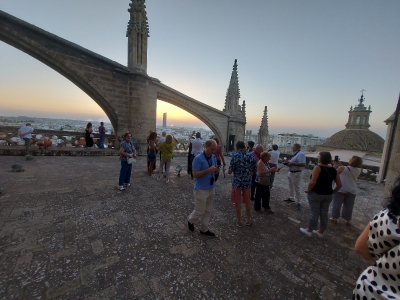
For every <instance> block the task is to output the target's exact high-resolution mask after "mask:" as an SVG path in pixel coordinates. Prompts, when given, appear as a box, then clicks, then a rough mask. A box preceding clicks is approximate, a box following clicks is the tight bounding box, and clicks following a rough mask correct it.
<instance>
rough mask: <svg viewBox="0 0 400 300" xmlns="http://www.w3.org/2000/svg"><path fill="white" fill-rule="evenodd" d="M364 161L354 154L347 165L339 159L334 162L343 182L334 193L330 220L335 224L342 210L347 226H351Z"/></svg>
mask: <svg viewBox="0 0 400 300" xmlns="http://www.w3.org/2000/svg"><path fill="white" fill-rule="evenodd" d="M362 162H363V160H362V158H361V157H359V156H352V157H351V158H350V160H349V165H348V166H346V167H345V166H342V164H341V163H340V161H339V160H338V161H337V162H336V161H335V162H334V165H335V167H336V168H337V169H336V170H337V171H338V173H339V174H340V180H341V181H342V184H343V186H342V188H341V189H340V190H339V191H338V192H337V193H336V194H334V195H333V206H332V217H331V218H330V220H331V221H332V222H333V223H335V224H336V223H337V220H338V219H339V218H340V211H342V218H343V219H345V220H346V226H350V220H351V217H352V215H353V207H354V201H355V199H356V193H357V178H358V176H360V173H361V169H360V167H361V166H362ZM342 207H343V208H342Z"/></svg>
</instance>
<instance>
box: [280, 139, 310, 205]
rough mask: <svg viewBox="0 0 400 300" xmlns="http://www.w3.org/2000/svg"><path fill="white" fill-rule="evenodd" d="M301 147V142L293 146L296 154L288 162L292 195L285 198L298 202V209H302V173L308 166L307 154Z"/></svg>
mask: <svg viewBox="0 0 400 300" xmlns="http://www.w3.org/2000/svg"><path fill="white" fill-rule="evenodd" d="M300 149H301V146H300V144H294V145H293V147H292V151H293V152H294V154H293V157H292V158H291V159H290V160H289V162H288V163H287V166H288V167H289V172H288V175H287V176H288V180H289V187H290V197H289V198H287V199H286V200H283V201H285V202H296V203H297V209H298V210H301V194H300V182H301V173H302V171H303V170H304V167H305V166H306V155H305V154H304V152H303V151H301V150H300Z"/></svg>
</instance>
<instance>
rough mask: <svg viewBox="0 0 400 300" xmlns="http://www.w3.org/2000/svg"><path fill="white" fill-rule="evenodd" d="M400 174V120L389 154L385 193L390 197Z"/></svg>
mask: <svg viewBox="0 0 400 300" xmlns="http://www.w3.org/2000/svg"><path fill="white" fill-rule="evenodd" d="M399 176H400V122H397V126H396V128H395V133H394V138H393V144H392V148H391V151H390V154H389V161H388V169H387V174H386V184H385V190H384V195H385V197H388V196H389V195H390V191H391V189H392V187H393V184H394V182H395V180H396V179H397V178H398V177H399Z"/></svg>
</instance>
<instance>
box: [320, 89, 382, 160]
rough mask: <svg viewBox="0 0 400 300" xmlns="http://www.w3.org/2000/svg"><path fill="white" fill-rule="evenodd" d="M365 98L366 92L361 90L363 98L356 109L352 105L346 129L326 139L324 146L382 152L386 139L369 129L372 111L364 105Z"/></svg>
mask: <svg viewBox="0 0 400 300" xmlns="http://www.w3.org/2000/svg"><path fill="white" fill-rule="evenodd" d="M363 91H364V90H363ZM364 100H365V99H364V94H363V92H361V98H360V99H358V102H359V104H358V105H357V106H355V107H354V109H353V107H350V110H349V112H348V113H349V118H348V121H347V124H346V125H345V126H346V129H344V130H341V131H339V132H336V133H335V134H334V135H332V136H331V137H330V138H328V139H327V140H326V142H325V143H324V144H323V145H322V147H324V148H326V149H345V150H353V151H366V152H377V153H382V151H383V145H384V142H385V141H384V139H383V138H381V137H380V136H379V135H377V134H376V133H375V132H372V131H370V130H369V129H368V128H369V127H370V125H369V115H370V114H371V112H372V111H371V106H369V107H368V109H367V108H366V107H365V106H364V104H363V102H364Z"/></svg>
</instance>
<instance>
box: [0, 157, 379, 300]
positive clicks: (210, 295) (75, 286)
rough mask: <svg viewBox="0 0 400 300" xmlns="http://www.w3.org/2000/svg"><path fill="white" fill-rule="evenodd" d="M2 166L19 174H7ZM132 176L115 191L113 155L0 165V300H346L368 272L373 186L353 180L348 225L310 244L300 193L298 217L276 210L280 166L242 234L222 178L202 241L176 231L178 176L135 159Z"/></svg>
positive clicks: (184, 199) (181, 220)
mask: <svg viewBox="0 0 400 300" xmlns="http://www.w3.org/2000/svg"><path fill="white" fill-rule="evenodd" d="M227 160H228V161H229V158H228V159H227ZM13 163H22V164H23V165H24V167H25V170H26V171H24V172H11V165H12V164H13ZM178 164H181V165H182V166H183V168H184V170H186V158H183V157H177V158H174V159H173V162H172V167H171V170H174V169H175V167H176V165H178ZM133 168H134V170H133V174H132V182H131V183H132V187H131V188H129V189H127V190H126V191H124V192H121V191H118V190H117V189H116V186H117V181H118V174H119V161H118V157H112V156H99V157H91V156H84V157H65V156H64V157H63V156H60V157H47V156H43V157H35V158H34V159H33V160H32V161H25V160H24V158H23V157H12V156H1V157H0V187H2V188H3V189H4V192H5V195H4V196H2V197H0V299H351V295H352V289H353V288H354V284H355V281H356V279H357V278H358V276H359V274H360V273H361V272H362V270H364V268H365V267H366V266H367V264H366V262H364V261H362V260H361V259H360V258H359V257H358V256H357V255H356V254H355V253H354V251H353V246H354V243H355V240H356V239H357V237H358V235H359V234H360V233H361V230H362V229H363V228H364V227H365V226H366V224H367V223H368V222H369V220H370V218H371V217H372V216H373V215H374V214H375V213H376V212H378V211H379V210H380V203H381V200H382V195H383V186H382V185H379V184H374V183H367V182H362V181H360V182H359V183H358V187H359V190H358V197H357V199H356V204H355V212H354V220H353V222H352V223H353V226H351V227H346V226H344V222H342V221H339V224H337V225H333V224H329V227H328V230H327V232H326V233H327V237H326V239H324V240H320V239H317V238H315V237H312V238H308V237H306V236H304V235H303V234H301V233H300V231H299V228H300V227H306V226H307V223H308V217H309V209H308V204H307V202H306V195H304V198H303V207H304V208H303V211H301V212H299V211H297V210H296V207H295V205H294V204H287V203H285V202H283V201H282V200H283V199H285V198H286V197H287V196H288V186H287V178H286V172H285V170H284V169H283V170H282V172H281V173H280V174H278V175H277V176H276V181H275V186H274V188H273V190H272V197H271V207H272V208H273V209H274V211H275V214H274V215H266V214H256V213H253V219H254V224H253V225H252V226H250V227H246V226H245V227H243V228H238V227H236V226H235V223H234V222H233V219H234V216H235V214H234V207H233V205H232V204H231V203H230V202H229V192H230V176H229V175H227V177H226V178H223V176H222V173H221V176H220V179H219V180H218V183H217V189H216V199H215V205H214V209H213V212H212V216H211V230H213V231H215V233H216V234H217V237H216V238H211V237H205V236H202V235H200V234H199V231H198V228H196V230H195V232H190V231H189V230H188V229H187V227H186V224H187V221H186V218H187V216H188V215H189V214H190V212H191V211H192V210H193V206H194V203H193V191H192V188H193V181H192V180H191V179H190V176H188V175H187V174H186V172H184V171H183V172H182V173H181V176H180V177H178V176H177V174H176V173H175V172H172V176H171V182H170V183H169V184H166V183H165V182H164V181H157V180H155V179H153V178H149V177H148V176H147V174H146V171H145V168H146V162H145V158H144V157H140V158H139V159H138V162H137V163H136V164H134V166H133ZM309 175H310V171H305V172H304V174H303V179H302V186H303V188H305V187H306V185H307V182H308V178H309ZM243 214H244V212H243Z"/></svg>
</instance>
